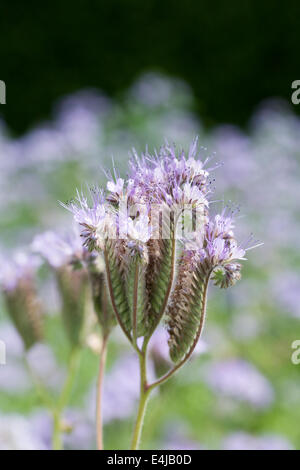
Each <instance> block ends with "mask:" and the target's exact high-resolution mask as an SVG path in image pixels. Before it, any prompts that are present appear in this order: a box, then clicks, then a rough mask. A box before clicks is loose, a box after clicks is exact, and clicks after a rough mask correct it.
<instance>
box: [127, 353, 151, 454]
mask: <svg viewBox="0 0 300 470" xmlns="http://www.w3.org/2000/svg"><path fill="white" fill-rule="evenodd" d="M139 359H140V402H139V409H138V414H137V418H136V423H135V427H134V432H133V438H132V443H131V450H136V449H138V447H139V443H140V439H141V433H142V427H143V422H144V416H145V411H146V406H147V402H148V398H149V395H150V389H149V388H148V387H147V371H146V354H141V355H140V356H139Z"/></svg>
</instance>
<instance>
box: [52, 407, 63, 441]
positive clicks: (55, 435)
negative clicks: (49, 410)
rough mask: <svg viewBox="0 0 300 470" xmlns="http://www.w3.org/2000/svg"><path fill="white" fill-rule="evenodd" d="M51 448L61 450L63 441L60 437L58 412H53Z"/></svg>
mask: <svg viewBox="0 0 300 470" xmlns="http://www.w3.org/2000/svg"><path fill="white" fill-rule="evenodd" d="M52 447H53V450H62V449H63V443H62V437H61V416H60V414H59V413H58V412H56V411H55V412H54V413H53V434H52Z"/></svg>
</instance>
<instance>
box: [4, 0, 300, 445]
mask: <svg viewBox="0 0 300 470" xmlns="http://www.w3.org/2000/svg"><path fill="white" fill-rule="evenodd" d="M1 8H2V7H1ZM297 12H298V10H297V3H296V2H290V3H289V4H288V5H286V7H285V8H284V9H283V8H282V7H281V8H280V9H279V7H278V6H276V5H274V3H273V2H269V1H266V2H264V3H263V5H262V4H261V3H259V2H257V1H254V2H251V5H249V4H248V5H247V6H246V4H245V5H244V4H243V3H241V2H239V3H237V2H233V6H232V7H229V5H228V3H227V4H225V3H223V4H220V5H216V4H215V3H212V2H206V1H201V2H192V1H190V2H187V3H185V4H182V5H180V4H178V2H177V3H175V2H171V1H169V0H168V1H165V2H163V3H162V2H156V1H150V2H147V5H144V4H141V3H138V2H136V1H126V2H125V1H121V0H119V1H115V2H105V1H101V2H97V3H96V2H77V3H76V4H75V5H74V4H72V5H71V3H70V2H68V1H67V2H63V4H62V3H59V2H52V3H51V10H50V7H49V6H47V5H45V6H43V9H41V7H40V6H39V7H38V6H35V4H34V2H32V4H31V3H30V5H29V4H28V2H27V3H26V5H25V4H24V6H23V7H18V9H15V8H14V7H13V5H12V4H10V3H8V2H4V4H3V14H2V15H1V19H0V26H1V28H0V30H1V36H2V38H4V40H2V41H0V61H1V76H0V79H1V80H4V81H5V82H6V86H7V104H6V105H0V116H1V121H0V252H1V257H2V258H3V259H9V258H10V257H11V256H12V254H13V253H14V252H15V251H16V250H24V249H25V250H26V249H27V247H28V246H29V245H30V243H31V241H32V239H33V237H34V236H35V235H36V234H38V233H40V232H42V231H44V230H47V229H51V230H57V231H60V232H67V231H68V230H70V227H71V215H70V214H68V212H67V211H65V210H64V209H63V208H62V207H60V206H59V204H58V200H60V201H67V200H69V199H70V198H72V197H73V195H74V193H75V190H76V188H79V189H80V188H82V187H83V188H84V187H85V185H86V184H87V185H93V184H101V183H103V182H104V181H105V177H104V173H103V168H112V159H113V160H114V163H115V166H116V167H117V168H118V170H119V172H120V174H121V175H125V173H126V167H127V162H128V152H129V151H130V150H131V148H132V147H135V148H136V149H137V151H138V152H141V151H142V150H144V149H145V146H146V145H148V146H149V149H150V150H153V149H154V148H155V147H159V145H160V144H161V143H163V142H164V140H165V139H168V140H169V141H170V142H176V144H178V146H179V147H180V146H188V145H189V144H190V142H191V140H192V139H193V138H194V136H195V135H198V136H199V143H200V145H201V146H202V148H201V154H202V155H203V158H206V157H207V156H211V157H212V159H213V161H215V162H222V163H223V165H222V166H221V167H219V168H218V169H217V170H215V172H214V175H213V177H214V178H215V182H214V185H215V197H214V200H215V201H216V202H215V203H214V204H215V205H216V207H218V205H219V204H223V201H225V202H228V201H232V202H233V203H238V204H239V205H240V209H241V211H240V214H241V215H240V217H239V218H238V221H237V225H238V227H237V230H238V234H239V236H240V239H241V240H243V239H244V238H246V237H247V236H248V235H249V233H252V232H253V233H254V235H255V238H258V239H259V240H261V241H263V242H264V245H263V246H262V247H260V248H258V249H257V250H254V251H253V252H252V251H250V252H249V253H248V258H249V261H247V262H245V263H244V269H243V278H242V281H241V282H239V283H238V284H237V285H236V286H235V287H234V288H232V289H231V290H228V291H226V292H225V293H224V292H220V291H219V290H218V289H216V288H213V287H212V288H211V289H210V292H209V302H208V316H207V323H206V328H205V331H204V334H203V337H202V340H201V343H200V347H199V349H198V353H197V354H196V355H195V356H194V357H193V358H192V360H191V361H190V362H189V364H188V365H187V366H185V368H184V369H183V370H181V371H180V372H179V373H178V374H177V375H176V376H175V377H174V378H173V379H172V380H171V381H169V382H168V383H166V384H165V385H164V386H163V387H161V389H160V390H159V392H157V393H156V395H155V396H154V397H153V399H152V400H151V402H150V405H149V409H148V412H147V416H146V423H145V426H144V439H143V448H156V449H299V448H300V428H299V422H300V393H299V390H300V364H299V365H295V364H293V363H292V361H291V355H292V353H293V349H292V343H293V342H294V341H295V340H300V276H299V270H300V269H299V268H300V254H299V253H300V241H299V239H300V237H299V233H300V215H299V197H300V190H299V178H300V145H299V144H300V118H299V117H298V116H299V111H300V105H299V106H295V105H293V104H292V103H291V83H292V81H294V80H296V79H299V78H300V77H299V54H298V55H297V50H296V48H297V39H298V37H299V28H297V21H298V20H297ZM298 16H299V15H298ZM298 43H299V41H298ZM297 74H298V75H297ZM0 273H1V266H0ZM0 278H1V276H0ZM37 283H38V286H39V295H40V298H41V300H42V302H43V305H44V307H45V323H46V341H45V343H44V344H42V345H37V346H35V347H34V348H33V349H32V350H31V352H30V361H31V365H32V367H33V368H34V369H35V370H36V373H37V374H39V375H40V377H41V378H42V380H43V381H44V383H45V384H46V385H47V386H48V387H49V388H50V389H51V388H53V389H55V388H57V387H59V386H60V384H61V382H62V380H63V378H64V375H65V369H66V363H67V358H68V342H67V340H66V337H65V334H64V330H63V327H62V321H61V315H60V300H59V296H58V293H57V291H56V286H55V283H54V280H53V276H52V275H51V272H50V270H48V269H47V268H46V267H45V266H44V267H43V266H42V267H41V269H40V270H39V271H38V273H37ZM0 302H1V301H0ZM0 340H2V341H4V342H5V343H6V345H7V358H6V359H7V360H6V365H0V448H1V449H2V448H3V449H4V448H11V449H25V448H28V449H29V448H34V449H47V448H50V446H51V427H52V422H51V418H50V417H49V414H48V413H47V411H46V410H45V409H44V408H43V407H42V405H41V402H40V400H39V397H38V395H37V394H36V392H35V390H34V388H33V386H32V383H31V380H30V377H29V376H28V374H27V373H26V370H25V368H24V364H23V359H22V343H21V340H20V338H19V337H18V335H17V333H16V332H15V330H14V328H13V326H12V325H11V323H10V322H9V320H8V315H7V312H6V310H5V307H4V304H3V302H1V303H0ZM164 345H165V337H164V332H161V333H160V335H158V336H157V338H155V339H154V341H153V345H152V366H153V367H152V374H153V375H154V374H155V373H156V371H157V367H158V365H159V364H160V362H163V361H166V360H167V356H166V348H165V347H164ZM97 368H98V357H97V354H95V352H93V351H92V348H89V347H86V348H85V349H84V351H83V352H82V358H81V368H80V372H79V375H78V380H77V382H76V386H75V388H74V390H73V393H72V397H71V402H70V406H69V407H68V409H67V410H66V413H65V419H66V423H67V424H68V426H69V427H70V430H71V429H72V432H70V433H69V434H67V435H65V447H66V448H69V449H76V448H85V449H88V448H94V447H95V432H94V414H95V412H94V395H95V384H96V376H97ZM137 395H138V368H137V364H136V362H135V358H134V357H133V356H132V353H131V350H130V349H129V347H128V346H127V344H126V341H125V340H124V339H123V338H122V335H121V334H120V332H119V331H118V330H117V329H116V330H115V333H114V336H113V339H112V341H111V344H110V348H109V358H108V370H107V378H106V383H105V391H104V396H105V399H104V416H105V433H106V434H105V443H106V447H107V448H110V449H124V448H128V443H129V441H130V437H131V429H132V422H133V418H134V415H135V411H136V406H137Z"/></svg>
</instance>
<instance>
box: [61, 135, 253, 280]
mask: <svg viewBox="0 0 300 470" xmlns="http://www.w3.org/2000/svg"><path fill="white" fill-rule="evenodd" d="M198 154H199V152H198V143H197V139H194V141H193V142H192V144H191V146H190V148H189V151H188V152H187V153H185V152H184V150H180V151H179V152H177V151H176V148H175V146H171V145H169V144H168V143H166V144H165V145H164V146H162V147H161V148H160V150H159V152H154V155H151V154H150V153H149V152H148V151H146V152H145V153H144V154H142V156H141V157H139V156H138V155H137V153H136V151H133V156H132V159H131V161H130V172H129V175H128V178H127V180H124V179H122V178H120V177H119V176H118V175H117V174H116V171H115V172H114V173H115V174H114V177H112V176H110V177H109V181H108V182H107V191H106V192H104V191H102V190H93V191H90V198H89V199H90V203H89V202H88V199H87V198H86V197H85V196H84V195H82V194H79V193H77V197H76V199H75V200H74V201H71V202H70V203H69V204H67V205H64V206H65V207H66V208H67V209H68V210H70V211H71V212H72V213H73V215H74V219H75V221H76V222H78V223H79V224H80V226H81V228H82V233H81V235H82V237H83V239H84V244H85V245H86V246H87V247H88V248H89V249H90V250H93V249H95V248H98V249H99V248H100V249H101V248H103V241H104V240H105V239H116V238H118V239H121V240H123V241H124V243H123V244H122V250H124V247H125V250H126V249H127V251H128V252H130V253H132V252H134V251H135V250H136V251H137V252H139V253H142V254H143V256H144V259H145V260H146V261H147V260H148V242H149V240H151V239H152V240H153V239H157V238H160V237H162V238H169V236H170V231H169V229H170V219H171V220H175V225H176V229H175V235H176V238H177V239H180V240H181V242H182V243H183V246H184V250H186V251H189V252H192V253H193V254H195V253H196V254H197V257H198V260H200V262H203V261H204V260H208V261H209V263H210V264H211V265H212V266H213V267H216V266H218V265H224V266H225V270H226V275H227V277H229V278H230V279H235V280H237V279H238V278H239V271H240V266H239V265H238V264H235V263H232V261H234V260H239V259H245V257H244V256H245V251H246V249H249V247H248V248H246V246H241V245H238V243H237V241H236V239H235V237H234V234H233V228H234V211H232V212H231V213H229V212H228V211H227V210H223V211H222V212H221V214H217V215H216V216H214V217H211V218H210V216H209V210H208V208H209V200H208V196H209V194H210V193H211V185H210V181H209V171H210V170H212V169H213V168H210V169H205V167H206V166H207V163H208V160H209V159H207V158H206V159H205V161H202V160H200V159H198V156H199V155H198ZM216 166H217V165H216ZM216 166H215V167H216ZM172 216H173V219H172ZM181 217H184V218H185V219H184V224H185V229H184V230H182V225H181V224H180V223H179V221H180V220H181ZM162 220H163V222H162ZM193 224H194V225H195V224H196V230H195V229H194V231H193V230H192V227H193ZM123 254H124V253H123ZM220 282H221V281H220ZM228 282H229V281H228ZM221 284H222V283H221ZM222 286H223V287H224V285H222Z"/></svg>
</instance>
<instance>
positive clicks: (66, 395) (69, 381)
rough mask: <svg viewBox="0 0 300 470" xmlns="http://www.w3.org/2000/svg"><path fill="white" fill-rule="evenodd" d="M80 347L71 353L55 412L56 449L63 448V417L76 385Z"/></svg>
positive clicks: (54, 438) (53, 439) (53, 437)
mask: <svg viewBox="0 0 300 470" xmlns="http://www.w3.org/2000/svg"><path fill="white" fill-rule="evenodd" d="M79 353H80V350H79V348H77V347H76V348H73V350H72V351H71V355H70V360H69V365H68V372H67V377H66V380H65V383H64V385H63V388H62V391H61V394H60V397H59V399H58V404H57V406H56V408H55V410H54V412H53V421H54V423H53V436H52V442H53V449H54V450H62V448H63V444H62V437H61V433H62V429H61V417H62V413H63V410H64V408H65V407H66V406H67V404H68V401H69V399H70V395H71V391H72V388H73V385H74V380H75V377H76V373H77V370H78V366H79V357H80V356H79Z"/></svg>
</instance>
